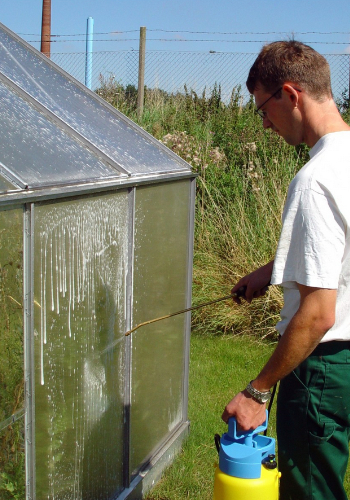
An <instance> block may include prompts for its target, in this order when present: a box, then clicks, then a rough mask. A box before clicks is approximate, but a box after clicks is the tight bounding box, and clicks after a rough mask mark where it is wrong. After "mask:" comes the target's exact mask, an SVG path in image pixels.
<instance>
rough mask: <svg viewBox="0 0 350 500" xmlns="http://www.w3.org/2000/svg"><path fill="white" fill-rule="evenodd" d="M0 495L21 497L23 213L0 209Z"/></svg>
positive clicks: (22, 478) (8, 497) (22, 462)
mask: <svg viewBox="0 0 350 500" xmlns="http://www.w3.org/2000/svg"><path fill="white" fill-rule="evenodd" d="M0 235H1V237H0V498H1V499H2V500H7V499H13V498H24V489H25V473H24V413H25V411H24V371H23V370H24V361H23V309H22V304H23V265H22V261H23V212H22V210H21V209H16V210H8V211H5V212H0Z"/></svg>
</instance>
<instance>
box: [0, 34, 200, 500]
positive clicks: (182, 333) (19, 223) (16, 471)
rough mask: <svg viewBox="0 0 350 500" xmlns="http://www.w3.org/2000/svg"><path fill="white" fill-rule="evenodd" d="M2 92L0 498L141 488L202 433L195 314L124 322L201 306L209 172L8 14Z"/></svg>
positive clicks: (1, 47)
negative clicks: (199, 214) (197, 210)
mask: <svg viewBox="0 0 350 500" xmlns="http://www.w3.org/2000/svg"><path fill="white" fill-rule="evenodd" d="M0 95H1V107H0V114H1V134H0V233H1V240H0V278H1V281H0V284H1V288H0V292H1V294H0V307H1V316H0V437H1V440H0V471H1V472H2V474H1V477H2V482H1V483H0V488H1V489H0V497H1V498H3V497H4V495H5V492H6V490H9V488H12V491H13V492H14V493H13V494H15V493H16V494H17V495H18V496H17V498H26V499H27V500H29V499H31V500H34V499H36V500H43V499H55V500H80V499H81V500H112V499H124V498H125V499H126V498H130V499H131V498H133V499H137V498H142V495H143V492H144V491H145V490H146V489H147V488H148V487H149V486H150V485H151V484H153V483H154V482H155V481H156V480H157V478H158V477H159V475H160V473H161V470H162V469H163V468H164V467H165V466H166V465H168V463H169V461H171V459H172V457H173V456H174V455H175V453H176V452H177V450H178V449H179V448H180V445H181V441H182V439H183V438H184V437H185V436H186V435H187V433H188V427H189V424H188V419H187V392H188V391H187V386H188V358H189V334H190V317H189V313H186V314H181V315H178V316H175V317H172V318H169V319H165V320H164V321H159V322H157V323H154V324H149V325H147V326H144V327H142V328H140V329H139V330H137V331H135V332H133V333H132V334H131V335H129V336H125V333H126V332H127V331H128V330H129V329H131V328H133V327H134V326H135V325H137V324H139V323H141V322H144V321H147V320H150V319H152V318H156V317H160V316H163V315H167V314H169V313H172V312H173V311H177V310H181V309H184V308H188V307H189V306H190V305H191V278H192V254H193V250H192V248H193V225H194V222H193V218H194V215H193V214H194V197H195V174H194V173H193V172H192V171H191V167H190V166H189V165H188V164H187V163H186V162H184V161H183V160H181V159H180V158H179V157H178V156H176V155H175V154H174V153H173V152H172V151H170V150H168V149H167V148H166V147H165V146H164V145H162V144H161V143H159V142H158V141H156V140H155V139H154V138H152V137H151V136H150V135H149V134H147V133H146V132H145V131H143V130H142V129H141V128H140V127H138V126H137V125H135V124H134V123H133V122H132V121H130V120H129V119H127V118H126V117H125V116H124V115H122V114H121V113H119V112H118V111H117V110H116V109H114V108H113V107H111V106H110V105H109V104H107V103H106V102H105V101H104V100H102V99H101V98H100V97H99V96H98V95H96V94H95V93H94V92H91V91H90V90H88V89H87V88H86V87H84V86H83V85H82V84H80V83H79V82H77V81H75V80H74V79H73V78H72V77H70V76H69V75H68V74H66V73H65V72H63V71H62V70H61V69H60V68H58V67H57V66H56V65H54V64H53V63H52V62H51V61H50V60H49V59H47V58H46V57H45V56H43V55H42V54H40V53H39V52H37V51H36V50H35V49H33V48H32V47H31V46H30V45H28V44H27V43H25V42H24V41H23V40H21V39H20V38H18V37H17V36H16V35H14V34H13V33H12V32H10V31H9V30H8V29H7V28H6V27H4V26H2V25H0ZM21 492H23V494H22V496H21ZM5 498H7V497H6V496H5ZM9 498H12V497H9ZM13 498H16V497H15V496H13Z"/></svg>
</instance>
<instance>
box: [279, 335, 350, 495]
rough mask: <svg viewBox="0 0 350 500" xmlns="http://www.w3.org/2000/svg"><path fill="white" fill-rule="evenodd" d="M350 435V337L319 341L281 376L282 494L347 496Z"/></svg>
mask: <svg viewBox="0 0 350 500" xmlns="http://www.w3.org/2000/svg"><path fill="white" fill-rule="evenodd" d="M349 438H350V342H335V341H334V342H327V343H322V344H319V346H318V347H317V348H316V349H315V351H314V352H313V353H312V354H311V355H310V356H309V357H308V358H307V359H306V360H305V361H304V362H303V363H301V365H300V366H298V368H297V369H296V370H294V371H293V372H292V373H291V374H290V375H288V376H287V377H285V378H284V379H283V380H282V381H281V382H280V388H279V393H278V400H277V441H278V466H279V470H280V471H281V473H282V477H281V483H280V500H346V499H347V495H346V493H345V490H344V487H343V479H344V475H345V472H346V467H347V463H348V456H349Z"/></svg>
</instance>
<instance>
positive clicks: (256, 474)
mask: <svg viewBox="0 0 350 500" xmlns="http://www.w3.org/2000/svg"><path fill="white" fill-rule="evenodd" d="M267 420H268V412H267V411H266V420H265V422H264V424H262V425H261V426H259V427H257V428H256V429H255V430H253V431H244V432H240V431H237V425H236V419H235V418H230V419H229V422H228V432H227V433H225V434H223V435H222V436H221V438H220V436H219V435H218V434H216V435H215V444H216V446H217V449H218V452H219V465H217V466H216V470H215V480H214V498H213V500H278V489H279V478H280V476H281V474H280V472H278V470H277V463H276V459H275V440H274V439H273V438H270V437H267V436H262V435H260V434H259V433H260V432H263V431H264V430H265V429H267Z"/></svg>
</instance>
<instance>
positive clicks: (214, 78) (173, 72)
mask: <svg viewBox="0 0 350 500" xmlns="http://www.w3.org/2000/svg"><path fill="white" fill-rule="evenodd" d="M325 57H326V59H327V60H328V62H329V64H330V68H331V74H332V88H333V93H334V97H335V99H336V100H337V101H338V100H341V99H342V98H344V97H345V98H348V97H349V64H350V55H349V54H330V55H326V54H325ZM255 58H256V54H251V53H234V52H214V51H213V52H186V51H183V52H180V51H179V52H175V51H148V52H147V53H146V64H145V85H146V86H147V87H148V88H151V89H155V88H156V89H161V90H164V91H166V92H168V93H177V92H181V93H182V92H184V88H185V86H186V88H187V89H188V90H193V91H195V92H196V93H197V94H198V95H201V94H202V93H203V92H204V91H205V92H206V95H207V96H208V95H210V93H211V92H212V90H213V89H214V87H215V86H216V87H219V86H220V88H221V96H222V100H223V101H224V102H229V100H230V97H231V94H232V91H233V90H234V89H236V90H237V89H238V88H240V89H241V95H242V96H243V98H244V99H245V98H248V92H247V89H246V87H245V81H246V78H247V74H248V71H249V68H250V67H251V65H252V64H253V62H254V60H255ZM51 59H52V60H53V61H54V62H55V63H56V64H58V65H59V66H60V67H61V68H63V69H64V70H65V71H67V72H68V73H70V74H71V75H72V76H73V77H75V78H76V79H77V80H79V81H80V82H82V83H84V82H85V53H84V52H79V53H55V54H52V55H51ZM138 66H139V53H138V51H137V50H128V51H111V52H94V53H93V56H92V90H96V89H97V88H98V87H99V86H100V84H101V80H104V81H107V80H109V79H111V78H113V80H114V81H116V82H118V83H120V84H121V85H123V86H124V87H126V86H127V85H133V86H135V87H136V88H137V85H138V69H139V68H138Z"/></svg>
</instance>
